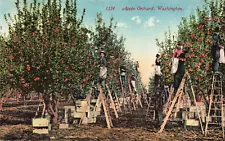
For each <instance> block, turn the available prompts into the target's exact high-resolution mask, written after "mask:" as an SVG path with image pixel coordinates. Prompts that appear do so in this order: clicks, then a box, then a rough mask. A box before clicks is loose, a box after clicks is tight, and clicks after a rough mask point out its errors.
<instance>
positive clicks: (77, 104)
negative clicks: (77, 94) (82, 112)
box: [76, 100, 87, 107]
mask: <svg viewBox="0 0 225 141" xmlns="http://www.w3.org/2000/svg"><path fill="white" fill-rule="evenodd" d="M86 105H87V100H76V106H80V107H83V106H86Z"/></svg>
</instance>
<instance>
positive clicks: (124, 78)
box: [120, 66, 126, 87]
mask: <svg viewBox="0 0 225 141" xmlns="http://www.w3.org/2000/svg"><path fill="white" fill-rule="evenodd" d="M120 76H121V81H122V86H123V87H125V82H126V68H125V66H121V67H120Z"/></svg>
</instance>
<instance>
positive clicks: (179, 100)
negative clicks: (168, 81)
mask: <svg viewBox="0 0 225 141" xmlns="http://www.w3.org/2000/svg"><path fill="white" fill-rule="evenodd" d="M182 95H183V92H181V93H180V95H179V97H178V101H177V104H176V110H175V113H174V116H173V118H174V119H176V118H177V112H178V111H179V109H180V102H181V98H182Z"/></svg>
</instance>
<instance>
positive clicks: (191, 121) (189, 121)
mask: <svg viewBox="0 0 225 141" xmlns="http://www.w3.org/2000/svg"><path fill="white" fill-rule="evenodd" d="M186 125H187V126H199V121H198V120H195V119H187V120H186Z"/></svg>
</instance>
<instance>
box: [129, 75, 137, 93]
mask: <svg viewBox="0 0 225 141" xmlns="http://www.w3.org/2000/svg"><path fill="white" fill-rule="evenodd" d="M130 83H131V89H132V92H133V93H134V94H136V93H137V90H136V86H135V75H134V74H133V73H132V76H131V77H130Z"/></svg>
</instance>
